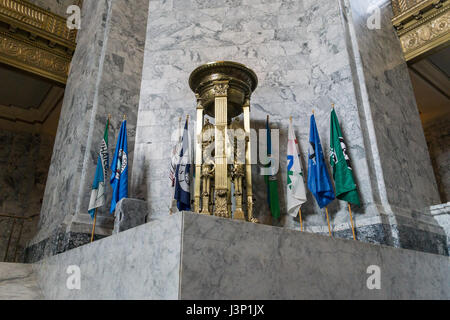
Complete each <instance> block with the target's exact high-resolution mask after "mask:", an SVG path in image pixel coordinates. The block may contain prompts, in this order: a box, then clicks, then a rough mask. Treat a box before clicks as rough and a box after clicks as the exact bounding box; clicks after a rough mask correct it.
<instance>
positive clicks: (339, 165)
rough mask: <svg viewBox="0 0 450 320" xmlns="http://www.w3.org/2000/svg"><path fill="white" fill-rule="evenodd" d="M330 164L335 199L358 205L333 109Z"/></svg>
mask: <svg viewBox="0 0 450 320" xmlns="http://www.w3.org/2000/svg"><path fill="white" fill-rule="evenodd" d="M330 131H331V137H330V147H331V152H330V163H331V167H332V168H333V178H334V183H335V186H336V197H337V198H338V199H340V200H344V201H347V202H349V203H353V204H356V205H360V204H361V202H360V200H359V195H358V189H357V187H356V184H355V180H354V178H353V169H352V166H351V163H350V157H349V156H348V153H347V147H346V145H345V140H344V138H343V137H342V132H341V127H340V126H339V120H338V118H337V115H336V111H335V110H334V109H333V111H332V112H331V130H330Z"/></svg>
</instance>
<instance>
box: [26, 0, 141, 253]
mask: <svg viewBox="0 0 450 320" xmlns="http://www.w3.org/2000/svg"><path fill="white" fill-rule="evenodd" d="M147 12H148V0H135V1H127V0H104V1H97V0H85V1H84V2H83V8H82V21H81V30H79V33H78V38H77V49H76V51H75V55H74V58H73V61H72V66H71V71H70V76H69V79H68V83H67V87H66V93H65V97H64V103H63V107H62V112H61V118H60V121H59V127H58V132H57V136H56V141H55V147H54V151H53V157H52V161H51V165H50V170H49V176H48V180H47V185H46V190H45V196H44V201H43V205H42V210H41V220H40V223H39V231H38V233H37V235H36V237H35V238H34V239H33V240H32V242H31V243H30V245H29V248H28V260H29V261H36V260H38V259H40V258H42V257H43V256H46V255H52V254H56V253H59V252H63V251H66V250H68V249H71V248H73V247H77V246H79V245H82V244H85V243H87V242H88V241H89V239H90V235H89V234H90V231H91V228H92V221H91V219H90V217H89V215H88V213H87V209H88V204H89V196H90V191H91V190H90V189H91V185H92V180H93V177H94V174H95V167H96V164H97V157H98V151H99V146H100V141H101V139H102V137H103V130H104V127H105V123H106V120H107V117H108V114H111V115H112V120H111V126H110V131H109V145H110V155H111V158H112V154H113V152H114V148H115V144H116V141H117V135H118V131H119V128H120V123H121V121H122V119H123V115H126V116H127V120H128V123H127V128H128V148H129V151H130V154H129V166H130V168H131V167H132V163H133V150H134V137H135V128H136V121H137V111H138V101H139V93H140V81H141V70H142V62H143V52H144V43H145V30H146V23H147ZM109 190H110V189H108V191H109ZM108 194H109V197H108V199H107V203H109V202H110V192H108ZM108 209H109V205H108V206H107V208H102V209H101V210H99V218H98V227H97V236H98V237H103V236H107V235H109V234H111V231H112V228H113V218H112V216H111V215H110V214H109V212H107V211H108Z"/></svg>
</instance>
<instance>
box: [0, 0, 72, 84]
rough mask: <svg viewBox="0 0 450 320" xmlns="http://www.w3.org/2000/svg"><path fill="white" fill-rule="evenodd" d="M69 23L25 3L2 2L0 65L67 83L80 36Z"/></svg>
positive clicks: (22, 0)
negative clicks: (78, 36) (70, 27)
mask: <svg viewBox="0 0 450 320" xmlns="http://www.w3.org/2000/svg"><path fill="white" fill-rule="evenodd" d="M66 21H67V19H66V18H64V17H61V16H58V15H56V14H53V13H51V12H49V11H46V10H44V9H42V8H39V7H37V6H35V5H33V4H31V3H29V2H27V1H24V0H0V62H2V63H5V64H8V65H11V66H13V67H16V68H19V69H21V70H25V71H28V72H32V73H35V74H38V75H40V76H43V77H45V78H48V79H51V80H54V81H57V82H60V83H66V81H67V76H68V73H69V67H70V62H71V60H72V55H73V51H74V50H75V47H76V42H75V40H76V35H77V31H76V30H70V29H69V28H67V22H66Z"/></svg>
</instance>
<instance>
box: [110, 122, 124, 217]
mask: <svg viewBox="0 0 450 320" xmlns="http://www.w3.org/2000/svg"><path fill="white" fill-rule="evenodd" d="M111 171H112V175H111V181H110V182H111V186H112V188H113V192H112V200H111V213H113V212H114V211H115V210H116V205H117V203H118V202H119V201H120V200H122V199H123V198H128V144H127V121H126V120H124V121H123V122H122V126H121V127H120V132H119V139H118V141H117V146H116V152H115V153H114V158H113V161H112V165H111Z"/></svg>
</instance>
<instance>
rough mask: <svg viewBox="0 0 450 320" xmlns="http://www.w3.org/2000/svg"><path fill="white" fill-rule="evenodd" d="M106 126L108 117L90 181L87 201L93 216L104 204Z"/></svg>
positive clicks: (106, 171)
mask: <svg viewBox="0 0 450 320" xmlns="http://www.w3.org/2000/svg"><path fill="white" fill-rule="evenodd" d="M108 128H109V119H108V121H107V122H106V128H105V133H104V135H103V140H102V144H101V146H100V151H99V153H98V160H97V169H96V170H95V177H94V182H93V183H92V191H91V199H90V201H89V208H88V210H89V214H90V215H91V217H92V219H94V218H95V211H96V209H97V208H100V207H102V206H104V205H105V204H106V187H105V186H106V177H107V176H108V169H109V153H108Z"/></svg>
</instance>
